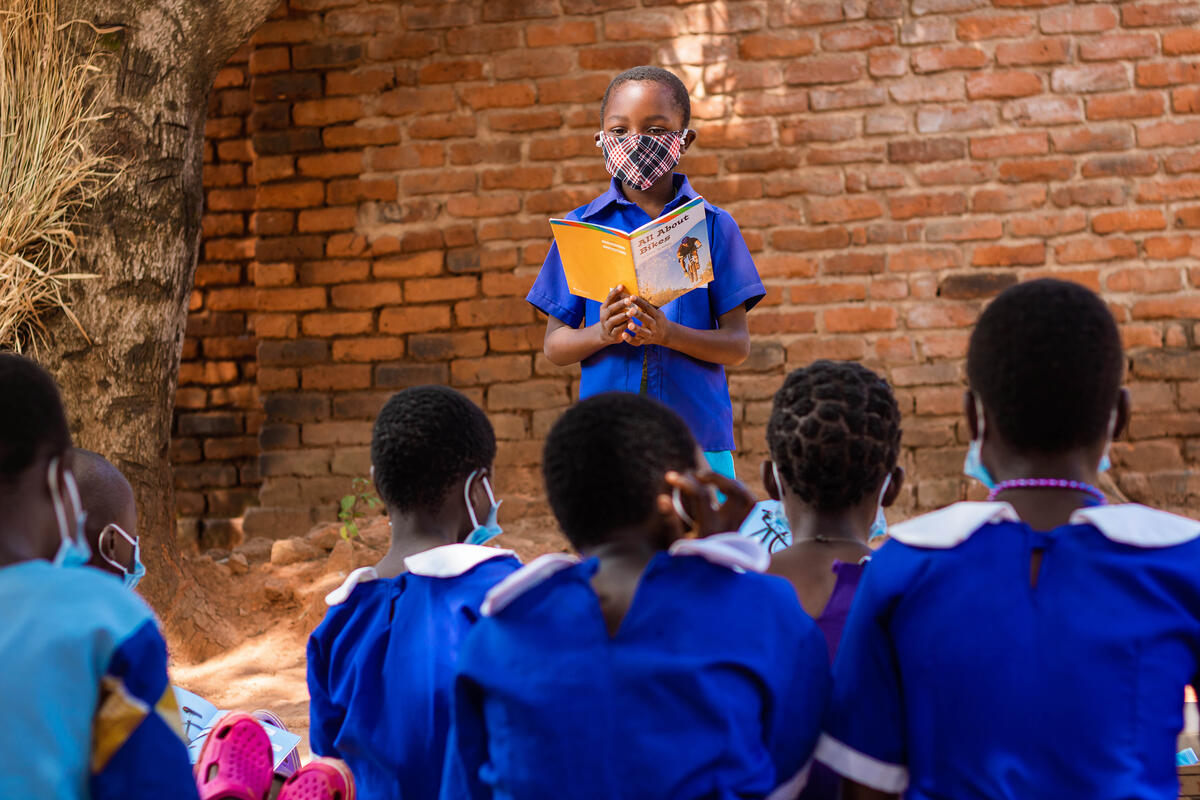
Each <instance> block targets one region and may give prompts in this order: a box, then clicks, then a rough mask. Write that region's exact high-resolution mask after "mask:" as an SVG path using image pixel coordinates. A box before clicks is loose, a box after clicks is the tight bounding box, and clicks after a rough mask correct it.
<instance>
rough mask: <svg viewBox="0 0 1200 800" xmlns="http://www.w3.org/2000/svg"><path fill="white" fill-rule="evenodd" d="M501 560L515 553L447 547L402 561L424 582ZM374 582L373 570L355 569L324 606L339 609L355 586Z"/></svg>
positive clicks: (475, 546) (471, 546) (376, 575)
mask: <svg viewBox="0 0 1200 800" xmlns="http://www.w3.org/2000/svg"><path fill="white" fill-rule="evenodd" d="M501 556H513V557H514V558H515V557H516V553H514V552H513V551H512V550H502V549H500V548H498V547H484V546H483V545H479V544H447V545H442V546H441V547H434V548H432V549H430V550H425V551H424V552H421V553H416V554H415V555H411V556H409V557H408V558H406V559H404V566H405V568H406V569H407V570H408V571H409V572H411V573H412V574H413V575H420V576H422V577H425V578H457V577H458V576H459V575H462V574H464V573H466V572H470V571H471V570H472V569H474V568H475V567H477V566H479V565H480V564H482V563H483V562H485V561H488V560H490V559H493V558H500V557H501ZM378 579H379V573H378V572H376V571H375V568H374V567H359V568H358V569H356V570H354V571H353V572H351V573H350V574H349V575H347V576H346V580H345V581H343V582H342V585H341V586H339V587H338V588H336V589H334V590H333V591H332V592H330V593H329V594H327V595H325V602H326V604H328V605H331V606H336V605H341V604H342V603H344V602H346V600H347V599H348V598H349V597H350V593H351V592H353V591H354V587H355V586H358V585H359V584H360V583H367V582H368V581H374V580H378Z"/></svg>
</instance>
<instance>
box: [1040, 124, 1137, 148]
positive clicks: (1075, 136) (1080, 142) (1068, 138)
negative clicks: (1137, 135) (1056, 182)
mask: <svg viewBox="0 0 1200 800" xmlns="http://www.w3.org/2000/svg"><path fill="white" fill-rule="evenodd" d="M1050 141H1051V142H1053V144H1054V150H1055V152H1058V153H1083V152H1088V151H1092V150H1128V149H1129V148H1131V147H1133V134H1132V132H1130V130H1129V128H1128V127H1127V126H1124V125H1120V126H1108V127H1103V128H1101V127H1098V126H1094V125H1093V126H1091V127H1087V128H1069V129H1066V130H1056V131H1051V133H1050Z"/></svg>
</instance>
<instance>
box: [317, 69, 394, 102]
mask: <svg viewBox="0 0 1200 800" xmlns="http://www.w3.org/2000/svg"><path fill="white" fill-rule="evenodd" d="M395 83H396V70H394V69H393V68H391V67H372V68H370V69H362V70H355V71H354V72H329V73H326V75H325V93H326V94H327V95H342V94H348V95H375V94H379V93H380V92H382V91H384V90H385V89H390V88H392V87H393V86H394V85H395Z"/></svg>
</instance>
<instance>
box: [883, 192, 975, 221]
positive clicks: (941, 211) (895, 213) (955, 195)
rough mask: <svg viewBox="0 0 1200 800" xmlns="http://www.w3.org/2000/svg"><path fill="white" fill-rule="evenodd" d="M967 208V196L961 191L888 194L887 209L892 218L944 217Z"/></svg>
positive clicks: (960, 212) (964, 210)
mask: <svg viewBox="0 0 1200 800" xmlns="http://www.w3.org/2000/svg"><path fill="white" fill-rule="evenodd" d="M966 210H967V196H966V194H964V193H963V192H945V193H939V194H912V195H895V194H893V195H890V196H889V197H888V211H889V213H890V214H891V215H892V219H911V218H913V217H944V216H949V215H954V214H962V213H965V212H966Z"/></svg>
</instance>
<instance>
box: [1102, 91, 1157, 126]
mask: <svg viewBox="0 0 1200 800" xmlns="http://www.w3.org/2000/svg"><path fill="white" fill-rule="evenodd" d="M1086 104H1087V118H1088V119H1091V120H1103V119H1130V118H1133V117H1157V116H1161V115H1162V113H1163V110H1164V107H1165V105H1166V104H1165V102H1164V100H1163V96H1162V95H1161V94H1159V93H1157V92H1147V93H1140V94H1104V95H1097V96H1095V97H1089V98H1087V101H1086Z"/></svg>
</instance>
